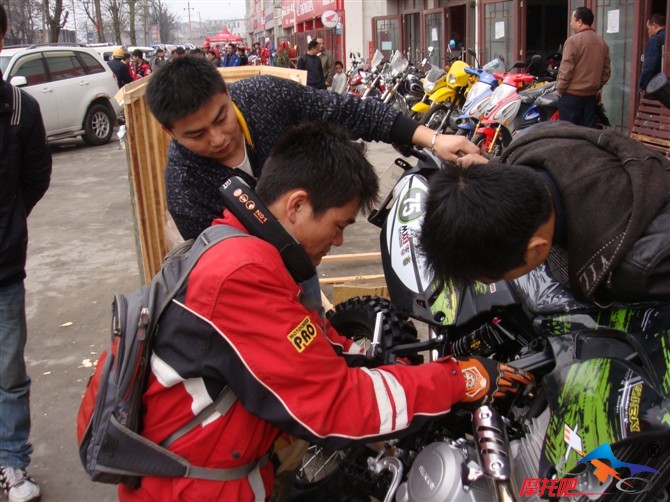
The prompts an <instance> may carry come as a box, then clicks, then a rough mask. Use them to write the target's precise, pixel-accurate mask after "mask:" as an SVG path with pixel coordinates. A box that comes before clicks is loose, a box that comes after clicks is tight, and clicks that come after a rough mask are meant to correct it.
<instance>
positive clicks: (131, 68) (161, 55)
mask: <svg viewBox="0 0 670 502" xmlns="http://www.w3.org/2000/svg"><path fill="white" fill-rule="evenodd" d="M309 47H311V48H309ZM189 54H190V55H193V56H198V57H202V58H205V59H207V60H209V61H211V63H212V64H213V65H214V66H216V67H217V68H218V67H234V66H246V65H258V64H261V65H270V66H279V67H283V68H298V69H305V67H304V62H305V61H310V62H311V63H312V64H311V65H310V68H309V69H308V84H307V85H310V86H313V87H314V86H318V87H319V88H322V89H326V88H331V87H332V90H333V91H335V92H338V93H340V94H341V93H343V92H346V75H345V74H344V73H343V65H342V63H341V62H340V61H333V57H332V55H331V53H330V52H329V51H328V50H326V48H325V46H324V40H323V38H322V37H318V38H316V39H314V40H312V41H310V43H309V45H308V52H307V54H306V55H303V56H302V57H301V58H298V57H297V51H296V47H292V46H291V45H290V44H289V43H288V42H282V43H281V44H280V45H279V48H278V49H277V50H276V51H274V50H273V49H272V48H271V47H269V44H266V45H265V46H261V44H260V42H254V43H253V44H252V45H251V47H245V46H244V45H242V44H233V43H229V44H225V45H221V44H216V45H214V44H211V43H210V42H208V41H205V43H204V44H203V45H202V47H196V48H195V49H189V47H183V46H177V47H175V48H173V49H172V50H171V51H170V54H169V55H168V54H166V51H165V49H164V48H163V47H160V46H159V47H158V48H157V49H156V53H155V55H154V56H153V57H152V58H151V59H145V54H144V53H143V52H142V50H141V49H135V50H134V51H133V52H132V54H130V53H129V52H126V51H124V49H123V48H117V49H115V50H114V53H113V58H112V60H110V61H109V63H108V64H109V66H110V68H111V69H112V71H113V72H114V75H115V76H116V79H117V81H118V83H119V87H123V86H124V85H126V84H128V83H130V82H133V81H134V80H138V79H140V78H142V77H146V76H147V75H150V74H151V73H152V72H153V71H156V70H157V69H158V68H159V67H160V65H162V64H165V63H168V62H170V61H174V60H175V59H176V58H179V57H182V56H185V55H189ZM301 61H302V62H301ZM343 83H344V85H343Z"/></svg>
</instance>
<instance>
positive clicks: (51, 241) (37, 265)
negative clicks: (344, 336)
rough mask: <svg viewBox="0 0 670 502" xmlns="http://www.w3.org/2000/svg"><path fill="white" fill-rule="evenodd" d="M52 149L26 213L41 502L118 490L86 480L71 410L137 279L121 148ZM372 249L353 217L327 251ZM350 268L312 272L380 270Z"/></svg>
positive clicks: (376, 151)
mask: <svg viewBox="0 0 670 502" xmlns="http://www.w3.org/2000/svg"><path fill="white" fill-rule="evenodd" d="M52 153H53V160H54V167H53V175H52V181H51V187H50V188H49V191H48V192H47V193H46V195H45V196H44V198H43V199H42V201H41V202H40V203H39V204H38V205H37V206H36V207H35V209H34V210H33V212H32V214H31V215H30V218H29V231H30V243H29V250H28V264H27V274H28V277H27V279H26V313H27V318H28V345H27V348H26V362H27V365H28V372H29V374H30V376H31V378H32V393H31V416H32V433H31V442H32V444H33V448H34V452H33V455H32V462H31V464H30V465H29V466H28V472H29V473H30V474H31V475H32V476H33V477H34V478H35V479H36V480H37V481H38V483H39V484H40V486H41V488H42V500H43V501H45V502H50V501H64V502H65V501H67V502H78V501H81V502H88V501H91V500H95V501H96V502H106V501H112V500H116V487H115V486H113V485H105V484H100V483H93V482H91V481H90V480H89V479H88V477H87V475H86V473H85V472H84V469H83V467H82V465H81V463H80V460H79V456H78V451H77V444H76V415H77V411H78V408H79V403H80V401H81V397H82V394H83V392H84V388H85V386H86V383H87V381H88V378H89V377H90V375H91V373H92V371H93V364H94V362H95V361H96V360H97V358H98V357H99V355H100V353H101V351H102V349H103V348H104V347H105V346H106V345H107V343H108V341H109V336H110V327H109V325H110V319H111V308H110V307H111V303H112V298H113V295H114V292H116V291H121V292H130V291H131V290H133V289H134V288H136V287H138V286H139V285H140V283H141V279H140V274H139V270H138V266H137V255H136V248H135V237H134V231H133V225H132V219H131V209H130V188H129V183H128V174H127V173H128V171H127V164H126V152H125V151H124V150H122V149H121V148H120V147H119V143H118V142H116V141H115V142H112V143H110V144H108V145H104V146H100V147H95V148H92V147H87V146H85V145H84V144H83V143H81V142H80V141H68V142H61V143H60V144H59V145H56V146H53V147H52ZM397 156H398V155H397V153H396V152H395V151H394V150H393V149H392V148H391V147H390V146H388V145H384V144H377V143H372V144H369V147H368V158H369V159H370V160H371V162H372V163H373V164H374V165H375V166H376V167H377V169H378V171H379V172H381V171H383V169H385V168H386V167H388V166H389V165H390V164H391V163H392V162H393V160H394V159H395V158H396V157H397ZM385 195H386V194H382V196H385ZM378 249H379V230H378V229H377V228H376V227H374V226H372V225H370V224H369V223H368V222H367V221H366V220H365V218H364V217H359V221H358V222H357V223H356V224H355V225H353V226H352V227H350V229H348V230H347V232H346V233H345V244H344V246H342V247H340V248H337V249H334V251H333V252H334V253H335V254H341V253H355V252H369V251H377V250H378ZM353 266H354V267H355V270H352V268H351V267H352V266H351V265H347V264H332V265H328V266H324V267H320V269H319V274H320V276H322V277H323V276H325V275H337V276H340V275H351V274H353V273H357V274H369V273H381V264H380V263H375V262H373V263H362V264H358V263H357V264H355V265H353ZM324 290H325V291H326V294H327V295H328V294H329V292H328V288H324ZM330 291H331V292H332V288H330ZM0 500H6V497H5V496H4V495H3V496H2V497H0Z"/></svg>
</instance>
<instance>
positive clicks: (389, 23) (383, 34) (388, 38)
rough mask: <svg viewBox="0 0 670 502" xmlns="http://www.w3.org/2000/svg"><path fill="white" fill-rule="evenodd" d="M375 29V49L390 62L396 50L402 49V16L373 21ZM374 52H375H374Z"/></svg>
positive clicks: (376, 18)
mask: <svg viewBox="0 0 670 502" xmlns="http://www.w3.org/2000/svg"><path fill="white" fill-rule="evenodd" d="M372 23H373V27H374V38H375V49H379V50H380V51H382V54H384V59H386V60H388V59H389V58H390V57H391V54H392V53H393V51H394V50H396V49H402V47H401V46H400V45H401V43H402V38H401V33H400V31H401V30H400V26H401V20H400V16H384V17H375V18H373V19H372ZM373 52H374V51H373Z"/></svg>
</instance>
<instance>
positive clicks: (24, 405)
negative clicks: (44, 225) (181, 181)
mask: <svg viewBox="0 0 670 502" xmlns="http://www.w3.org/2000/svg"><path fill="white" fill-rule="evenodd" d="M6 31H7V16H6V14H5V10H4V7H3V6H2V5H1V4H0V50H2V45H3V44H2V39H3V37H4V36H5V32H6ZM0 86H1V87H0V138H2V141H1V142H0V485H3V486H4V488H5V490H6V491H7V494H8V496H9V500H10V502H13V501H23V502H28V501H31V500H37V499H39V497H40V488H39V486H38V485H37V483H35V481H34V480H33V479H32V478H30V477H29V476H28V474H27V473H26V470H25V469H26V467H27V466H28V464H29V463H30V454H31V453H32V446H31V444H30V443H29V442H28V438H29V435H30V401H29V396H30V378H29V377H28V374H27V373H26V363H25V359H24V349H25V345H26V312H25V287H24V284H23V279H24V278H25V276H26V272H25V266H26V250H27V245H28V225H27V218H28V214H30V211H31V210H32V208H33V207H34V206H35V204H37V202H38V201H39V200H40V199H41V198H42V196H43V195H44V193H45V192H46V190H47V188H48V187H49V180H50V177H51V152H50V151H49V148H48V146H47V142H46V133H45V131H44V124H43V123H42V116H41V114H40V108H39V105H38V104H37V101H35V100H34V99H33V98H32V97H31V96H29V95H28V94H25V93H24V92H22V91H21V90H19V89H17V88H16V87H13V86H12V85H10V84H9V83H8V82H5V81H4V80H3V79H2V75H1V74H0Z"/></svg>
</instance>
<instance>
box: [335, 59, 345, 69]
mask: <svg viewBox="0 0 670 502" xmlns="http://www.w3.org/2000/svg"><path fill="white" fill-rule="evenodd" d="M338 64H339V65H340V66H341V67H342V68H344V64H343V63H342V61H335V66H337V65H338Z"/></svg>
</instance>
